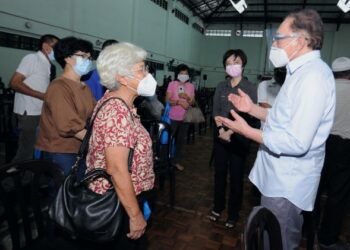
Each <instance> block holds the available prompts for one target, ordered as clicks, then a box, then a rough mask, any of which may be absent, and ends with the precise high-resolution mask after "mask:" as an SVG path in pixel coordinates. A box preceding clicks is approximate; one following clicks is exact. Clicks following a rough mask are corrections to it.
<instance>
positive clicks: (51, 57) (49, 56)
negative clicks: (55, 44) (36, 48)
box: [47, 49, 56, 62]
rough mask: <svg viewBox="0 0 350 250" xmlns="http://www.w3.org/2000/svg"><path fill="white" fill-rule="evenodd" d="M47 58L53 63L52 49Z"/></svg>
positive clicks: (53, 53)
mask: <svg viewBox="0 0 350 250" xmlns="http://www.w3.org/2000/svg"><path fill="white" fill-rule="evenodd" d="M47 57H48V58H49V60H50V61H51V62H53V61H55V60H56V59H55V52H54V51H53V49H52V50H51V52H50V53H49V54H48V55H47Z"/></svg>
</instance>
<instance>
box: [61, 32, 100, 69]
mask: <svg viewBox="0 0 350 250" xmlns="http://www.w3.org/2000/svg"><path fill="white" fill-rule="evenodd" d="M78 51H81V52H85V53H90V54H91V55H92V53H93V46H92V43H91V42H89V41H87V40H83V39H80V38H76V37H73V36H70V37H66V38H63V39H61V40H60V41H58V42H57V43H56V45H55V47H54V53H55V59H56V61H57V62H58V64H59V65H61V67H62V68H64V67H65V66H66V61H65V59H66V58H67V57H70V56H72V55H74V54H75V53H76V52H78Z"/></svg>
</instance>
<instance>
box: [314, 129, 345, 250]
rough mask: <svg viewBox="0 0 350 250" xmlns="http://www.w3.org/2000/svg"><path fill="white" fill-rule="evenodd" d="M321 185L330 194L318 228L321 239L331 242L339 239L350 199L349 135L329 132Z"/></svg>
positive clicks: (324, 241) (326, 242) (322, 241)
mask: <svg viewBox="0 0 350 250" xmlns="http://www.w3.org/2000/svg"><path fill="white" fill-rule="evenodd" d="M320 188H321V189H326V190H327V193H328V198H327V201H326V205H325V210H324V214H323V218H322V221H321V227H320V230H319V241H320V242H321V243H323V244H326V245H330V244H333V243H336V242H337V241H338V236H339V234H340V230H341V226H342V222H343V220H344V217H345V214H346V211H347V207H348V205H349V202H350V139H342V138H341V137H339V136H336V135H330V136H329V138H328V139H327V144H326V159H325V166H324V169H323V171H322V178H321V186H320Z"/></svg>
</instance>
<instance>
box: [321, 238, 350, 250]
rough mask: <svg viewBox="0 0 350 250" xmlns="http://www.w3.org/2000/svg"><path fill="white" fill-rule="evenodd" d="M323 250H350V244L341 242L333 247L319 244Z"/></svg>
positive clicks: (332, 245)
mask: <svg viewBox="0 0 350 250" xmlns="http://www.w3.org/2000/svg"><path fill="white" fill-rule="evenodd" d="M319 245H320V249H321V250H350V244H349V243H347V242H344V241H341V240H339V241H338V242H337V243H334V244H331V245H324V244H322V243H319Z"/></svg>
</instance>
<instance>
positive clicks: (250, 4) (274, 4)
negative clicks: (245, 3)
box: [249, 2, 336, 6]
mask: <svg viewBox="0 0 350 250" xmlns="http://www.w3.org/2000/svg"><path fill="white" fill-rule="evenodd" d="M262 5H263V3H249V6H262ZM293 5H301V3H300V2H294V3H293V2H288V3H269V6H293ZM307 6H336V3H334V2H333V3H308V4H307Z"/></svg>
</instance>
